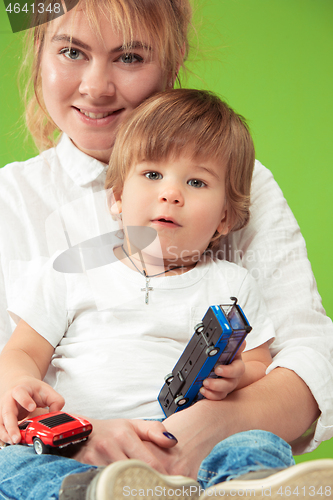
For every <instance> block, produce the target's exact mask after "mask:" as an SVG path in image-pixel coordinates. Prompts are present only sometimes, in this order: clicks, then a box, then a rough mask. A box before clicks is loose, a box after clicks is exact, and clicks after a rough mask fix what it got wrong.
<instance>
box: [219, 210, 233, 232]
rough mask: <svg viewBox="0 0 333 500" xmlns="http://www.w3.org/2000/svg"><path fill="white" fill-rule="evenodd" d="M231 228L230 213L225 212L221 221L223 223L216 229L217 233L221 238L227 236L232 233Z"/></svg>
mask: <svg viewBox="0 0 333 500" xmlns="http://www.w3.org/2000/svg"><path fill="white" fill-rule="evenodd" d="M230 227H231V224H230V221H229V218H228V211H227V210H226V211H225V212H224V216H223V218H222V219H221V222H220V223H219V225H218V226H217V228H216V231H217V232H218V233H219V234H220V235H221V236H226V235H227V234H228V233H229V232H230Z"/></svg>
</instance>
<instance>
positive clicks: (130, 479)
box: [87, 459, 200, 500]
mask: <svg viewBox="0 0 333 500" xmlns="http://www.w3.org/2000/svg"><path fill="white" fill-rule="evenodd" d="M199 496H200V486H199V484H198V483H197V482H196V481H194V480H193V479H190V478H187V477H183V476H165V475H163V474H160V473H159V472H157V471H155V470H154V469H152V468H151V467H149V465H147V464H145V463H144V462H141V461H140V460H134V459H130V460H122V461H119V462H115V463H113V464H111V465H109V466H108V467H106V468H105V469H104V470H103V471H102V472H101V473H100V474H99V475H98V476H96V477H95V479H94V480H93V481H92V482H91V484H90V486H89V489H88V491H87V500H132V499H135V500H138V498H144V499H145V500H155V499H156V498H159V497H160V498H162V499H163V500H192V499H193V500H198V499H199Z"/></svg>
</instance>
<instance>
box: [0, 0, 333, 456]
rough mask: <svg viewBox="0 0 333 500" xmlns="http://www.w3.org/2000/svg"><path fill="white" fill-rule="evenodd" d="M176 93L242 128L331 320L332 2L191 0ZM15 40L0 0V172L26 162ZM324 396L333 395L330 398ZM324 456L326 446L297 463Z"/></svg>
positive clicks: (30, 151)
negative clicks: (217, 106)
mask: <svg viewBox="0 0 333 500" xmlns="http://www.w3.org/2000/svg"><path fill="white" fill-rule="evenodd" d="M195 25H196V27H197V35H196V36H195V37H193V45H194V47H195V48H194V50H193V52H192V56H191V57H190V60H189V68H190V70H191V73H190V74H189V76H188V81H187V84H186V86H190V87H196V88H207V89H211V90H213V91H215V92H217V93H218V94H219V95H220V96H222V97H224V98H225V99H226V100H227V101H228V102H229V104H230V105H232V106H233V107H234V108H235V109H236V111H238V112H239V113H241V114H243V115H244V116H245V117H246V118H247V120H248V123H249V125H250V128H251V130H252V135H253V137H254V141H255V145H256V152H257V154H256V156H257V158H258V159H259V160H260V161H261V162H262V163H263V164H264V165H266V166H267V167H269V168H270V169H271V170H272V172H273V174H274V176H275V178H276V180H277V181H278V183H279V185H280V187H281V188H282V190H283V192H284V194H285V197H286V198H287V200H288V202H289V205H290V207H291V209H292V210H293V212H294V214H295V216H296V218H297V220H298V223H299V225H300V227H301V230H302V233H303V235H304V237H305V240H306V242H307V249H308V254H309V258H310V261H311V264H312V268H313V271H314V274H315V277H316V280H317V284H318V289H319V292H320V294H321V296H322V299H323V305H324V307H325V309H326V311H327V313H328V315H330V316H331V317H332V316H333V300H332V299H333V287H332V283H333V266H332V265H331V255H332V246H333V223H332V217H333V201H332V191H333V189H332V185H333V168H332V159H333V158H332V156H333V155H332V148H333V141H332V132H333V126H332V114H333V92H332V89H333V78H332V77H333V1H332V0H197V1H196V4H195ZM21 53H22V34H21V33H19V34H15V35H14V34H12V33H11V31H10V25H9V22H8V19H7V17H6V12H5V9H4V4H3V2H2V0H0V95H1V107H0V166H3V165H5V164H6V163H9V162H11V161H14V160H24V159H27V158H29V157H31V156H32V155H34V154H35V152H36V151H35V150H34V148H33V145H32V142H31V140H29V139H28V140H27V139H26V134H25V130H24V120H23V108H22V105H21V101H20V96H19V93H18V90H17V72H18V67H19V65H20V62H21ZM332 397H333V395H332ZM318 457H333V441H332V440H331V441H329V442H324V443H323V444H321V445H320V447H319V448H318V449H317V450H316V451H315V452H313V453H311V454H307V455H304V456H302V457H298V458H297V461H301V460H308V459H311V458H318Z"/></svg>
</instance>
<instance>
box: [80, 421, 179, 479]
mask: <svg viewBox="0 0 333 500" xmlns="http://www.w3.org/2000/svg"><path fill="white" fill-rule="evenodd" d="M89 420H90V422H91V423H92V425H93V432H92V433H91V435H90V436H89V439H88V441H87V442H86V443H85V444H84V445H83V446H82V447H81V448H80V450H79V451H78V452H77V453H76V454H75V455H74V457H72V458H74V459H75V460H78V461H79V462H83V463H86V464H91V465H108V464H110V463H112V462H116V461H117V460H125V459H127V458H136V459H138V460H142V461H143V462H145V463H147V464H149V465H150V466H151V467H153V468H154V469H156V470H158V471H159V472H161V473H162V474H166V472H167V471H166V469H165V467H164V466H163V465H162V464H161V463H160V461H159V459H158V458H157V457H156V456H155V454H154V453H152V452H151V451H150V450H149V449H148V447H147V446H146V444H147V443H153V444H154V445H155V446H156V447H157V449H169V448H172V447H174V446H175V445H176V444H177V439H175V437H174V436H173V435H170V434H169V433H168V432H167V429H166V428H165V427H164V425H163V423H161V422H158V421H152V420H151V421H149V420H147V421H145V420H126V419H114V420H93V419H89Z"/></svg>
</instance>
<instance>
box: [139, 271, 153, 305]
mask: <svg viewBox="0 0 333 500" xmlns="http://www.w3.org/2000/svg"><path fill="white" fill-rule="evenodd" d="M149 282H150V279H149V278H147V276H146V286H145V288H141V292H146V296H145V303H146V304H147V305H148V304H149V292H152V291H153V290H154V288H153V287H152V286H149Z"/></svg>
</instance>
